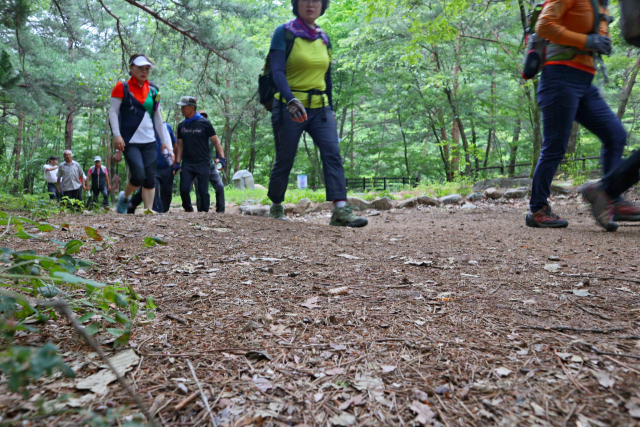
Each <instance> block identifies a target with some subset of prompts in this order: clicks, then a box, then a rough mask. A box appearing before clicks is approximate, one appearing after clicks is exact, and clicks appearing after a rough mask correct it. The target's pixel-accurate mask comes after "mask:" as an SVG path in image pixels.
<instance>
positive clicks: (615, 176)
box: [602, 150, 640, 200]
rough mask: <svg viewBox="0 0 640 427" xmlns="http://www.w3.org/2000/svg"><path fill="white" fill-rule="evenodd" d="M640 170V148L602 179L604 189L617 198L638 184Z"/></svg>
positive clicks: (613, 197)
mask: <svg viewBox="0 0 640 427" xmlns="http://www.w3.org/2000/svg"><path fill="white" fill-rule="evenodd" d="M639 172H640V150H638V151H636V152H635V153H633V154H632V155H631V157H629V158H628V159H627V160H625V161H624V162H623V163H621V164H620V165H618V167H617V168H615V169H614V170H613V172H611V173H609V174H608V175H607V176H605V177H604V178H603V179H602V185H603V186H604V191H605V192H606V193H607V194H608V195H609V197H611V198H612V199H614V200H615V199H617V198H618V197H620V196H622V194H623V193H624V192H625V191H627V190H628V189H630V188H631V187H633V186H634V185H636V184H637V183H638V181H639V180H640V176H639V175H638V173H639Z"/></svg>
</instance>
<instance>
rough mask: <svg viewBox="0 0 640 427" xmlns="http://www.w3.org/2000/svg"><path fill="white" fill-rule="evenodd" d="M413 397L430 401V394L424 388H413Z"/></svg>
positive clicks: (421, 400)
mask: <svg viewBox="0 0 640 427" xmlns="http://www.w3.org/2000/svg"><path fill="white" fill-rule="evenodd" d="M413 397H414V398H415V399H416V400H419V401H420V402H422V403H427V402H428V401H429V395H428V394H427V393H425V392H424V391H422V390H418V389H415V390H413Z"/></svg>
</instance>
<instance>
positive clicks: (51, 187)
mask: <svg viewBox="0 0 640 427" xmlns="http://www.w3.org/2000/svg"><path fill="white" fill-rule="evenodd" d="M47 191H49V199H51V200H57V199H58V187H57V186H56V185H55V184H54V183H52V182H47Z"/></svg>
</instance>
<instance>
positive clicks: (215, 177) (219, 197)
mask: <svg viewBox="0 0 640 427" xmlns="http://www.w3.org/2000/svg"><path fill="white" fill-rule="evenodd" d="M209 182H210V183H211V186H212V187H213V189H214V191H215V192H216V212H217V213H224V208H225V204H224V184H223V183H222V178H220V174H219V173H218V171H217V169H216V168H215V167H212V168H210V171H209Z"/></svg>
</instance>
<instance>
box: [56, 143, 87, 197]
mask: <svg viewBox="0 0 640 427" xmlns="http://www.w3.org/2000/svg"><path fill="white" fill-rule="evenodd" d="M63 156H64V162H62V164H61V165H60V166H59V167H58V174H57V177H58V189H59V190H60V191H61V193H62V196H61V197H68V198H69V199H76V200H80V201H82V193H81V190H82V187H83V186H84V172H82V167H81V166H80V165H79V164H78V162H76V161H75V160H73V153H72V152H71V150H64V153H63Z"/></svg>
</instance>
